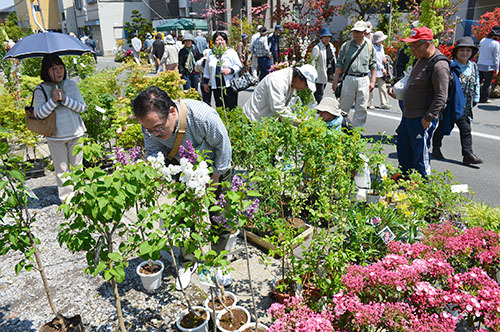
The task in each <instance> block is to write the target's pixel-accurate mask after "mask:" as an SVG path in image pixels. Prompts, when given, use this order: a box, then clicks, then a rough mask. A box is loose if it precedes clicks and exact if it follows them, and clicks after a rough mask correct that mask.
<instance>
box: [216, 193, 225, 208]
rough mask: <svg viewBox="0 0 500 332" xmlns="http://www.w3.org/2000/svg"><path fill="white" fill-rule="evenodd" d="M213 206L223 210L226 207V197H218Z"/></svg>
mask: <svg viewBox="0 0 500 332" xmlns="http://www.w3.org/2000/svg"><path fill="white" fill-rule="evenodd" d="M215 205H218V206H220V207H221V208H225V207H226V206H227V202H226V197H224V194H220V195H219V200H216V201H215Z"/></svg>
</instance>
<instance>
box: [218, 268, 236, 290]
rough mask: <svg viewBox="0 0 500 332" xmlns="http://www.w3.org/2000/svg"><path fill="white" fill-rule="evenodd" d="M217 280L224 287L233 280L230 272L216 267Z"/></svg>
mask: <svg viewBox="0 0 500 332" xmlns="http://www.w3.org/2000/svg"><path fill="white" fill-rule="evenodd" d="M216 276H217V280H219V284H221V285H222V286H224V287H227V286H229V285H231V283H232V282H233V279H232V278H231V274H230V273H229V272H227V271H226V270H225V269H224V270H221V269H217V272H216Z"/></svg>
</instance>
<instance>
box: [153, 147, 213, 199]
mask: <svg viewBox="0 0 500 332" xmlns="http://www.w3.org/2000/svg"><path fill="white" fill-rule="evenodd" d="M187 147H188V148H187V149H184V148H182V149H181V147H179V151H180V154H181V159H180V161H179V162H180V165H169V166H166V165H165V157H164V156H163V154H162V153H161V152H158V154H157V155H156V156H149V157H148V158H147V161H148V162H149V163H150V165H151V166H152V167H153V168H155V169H156V170H157V171H158V172H159V173H160V174H161V175H162V176H163V178H164V179H165V180H166V182H167V183H170V184H173V182H174V177H175V176H177V175H179V181H180V183H183V184H185V185H186V188H187V189H189V190H191V191H193V192H194V194H195V196H196V197H198V198H201V197H203V196H204V195H205V194H206V192H207V185H208V184H209V183H210V175H209V174H210V168H209V167H208V163H207V162H206V161H205V160H199V158H198V155H197V154H196V152H195V151H194V148H193V146H192V144H191V142H190V141H189V140H188V141H187Z"/></svg>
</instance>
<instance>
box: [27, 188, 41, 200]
mask: <svg viewBox="0 0 500 332" xmlns="http://www.w3.org/2000/svg"><path fill="white" fill-rule="evenodd" d="M24 188H25V190H26V195H28V197H29V198H33V199H36V200H37V201H38V200H39V198H38V196H37V195H36V194H35V192H34V191H33V190H31V189H30V188H28V187H24Z"/></svg>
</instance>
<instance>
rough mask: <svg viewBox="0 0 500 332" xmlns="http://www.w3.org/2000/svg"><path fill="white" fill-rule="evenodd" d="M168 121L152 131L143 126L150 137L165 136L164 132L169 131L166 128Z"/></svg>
mask: <svg viewBox="0 0 500 332" xmlns="http://www.w3.org/2000/svg"><path fill="white" fill-rule="evenodd" d="M166 122H167V121H166V120H164V121H162V123H161V124H159V125H157V126H155V127H154V128H151V129H148V128H146V127H144V126H143V128H144V130H145V131H146V132H147V133H148V134H150V135H153V136H156V135H155V134H163V133H164V132H166V131H167V128H165V124H166Z"/></svg>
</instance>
